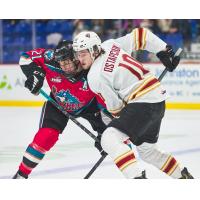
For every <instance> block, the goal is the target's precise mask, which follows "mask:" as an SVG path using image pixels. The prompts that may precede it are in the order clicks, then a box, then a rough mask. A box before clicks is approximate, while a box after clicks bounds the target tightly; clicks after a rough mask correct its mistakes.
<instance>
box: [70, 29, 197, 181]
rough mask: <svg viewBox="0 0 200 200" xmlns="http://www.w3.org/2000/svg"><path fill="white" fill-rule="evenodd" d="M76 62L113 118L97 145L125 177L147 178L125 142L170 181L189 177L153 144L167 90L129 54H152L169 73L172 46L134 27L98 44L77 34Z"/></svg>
mask: <svg viewBox="0 0 200 200" xmlns="http://www.w3.org/2000/svg"><path fill="white" fill-rule="evenodd" d="M73 49H74V51H75V52H76V58H77V59H78V60H79V61H80V63H81V65H82V67H83V68H84V69H85V70H88V69H89V70H90V71H89V73H88V76H87V77H88V83H89V86H90V88H91V90H92V91H93V92H95V93H96V94H99V95H100V96H101V97H102V98H103V99H104V100H105V104H106V106H107V109H108V111H109V112H110V113H112V114H113V115H114V116H117V117H116V118H114V119H113V120H112V121H111V122H110V123H109V125H108V128H107V129H106V130H105V131H104V132H103V134H102V138H101V145H102V147H103V149H104V151H106V152H107V153H108V155H110V156H111V157H112V159H113V161H114V163H115V164H116V166H117V167H118V168H119V170H120V171H121V172H122V173H123V175H124V176H125V177H126V178H146V175H145V171H142V170H141V169H140V168H139V167H138V163H137V160H136V157H135V153H134V152H133V151H132V150H131V149H129V148H128V147H127V146H126V145H125V144H124V143H123V140H124V139H125V138H127V137H129V138H130V140H131V141H132V142H133V144H135V145H136V148H137V150H138V153H139V156H140V158H141V159H143V160H144V161H145V162H147V163H150V164H152V165H154V166H155V167H157V168H158V169H159V170H161V171H162V172H164V173H166V174H167V175H169V176H171V177H172V178H181V179H190V178H193V177H192V176H191V174H190V173H189V172H188V171H187V168H185V167H182V166H181V165H180V164H179V163H178V161H177V160H176V159H175V158H174V156H172V155H171V154H169V153H166V152H162V151H161V150H159V148H158V147H157V145H156V143H157V140H158V137H159V131H160V125H161V121H162V118H163V116H164V113H165V100H166V99H167V98H168V94H167V91H166V90H165V89H164V88H163V86H162V84H161V83H160V82H159V80H158V79H157V78H156V77H155V76H154V75H153V74H152V73H151V72H150V70H149V69H147V68H146V67H145V66H143V64H141V63H139V62H138V61H136V60H135V59H134V58H133V57H131V53H132V51H136V50H140V49H141V50H147V51H149V52H152V53H155V54H156V55H157V57H158V58H159V59H160V60H161V62H162V63H163V64H164V65H165V67H166V68H167V69H168V71H173V70H174V69H175V68H176V66H177V65H178V63H179V61H180V57H179V56H175V55H174V52H173V49H172V47H171V46H169V45H167V44H166V43H165V42H164V41H162V40H161V39H159V38H158V37H157V36H156V35H154V34H153V33H152V32H150V31H149V30H147V29H145V28H136V29H134V30H133V31H132V32H131V33H129V34H127V35H125V36H123V37H120V38H118V39H111V40H107V41H105V42H103V43H101V40H100V38H99V37H98V35H97V34H96V33H94V32H90V31H84V32H81V33H79V34H78V35H77V36H76V37H75V38H74V41H73Z"/></svg>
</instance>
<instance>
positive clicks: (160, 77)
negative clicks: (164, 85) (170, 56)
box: [158, 48, 183, 81]
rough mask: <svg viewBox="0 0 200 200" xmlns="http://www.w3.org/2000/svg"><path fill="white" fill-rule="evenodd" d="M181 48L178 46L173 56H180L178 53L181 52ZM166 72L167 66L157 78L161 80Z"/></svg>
mask: <svg viewBox="0 0 200 200" xmlns="http://www.w3.org/2000/svg"><path fill="white" fill-rule="evenodd" d="M182 51H183V49H181V48H178V50H177V51H176V53H175V55H174V56H180V54H181V53H182ZM167 72H168V70H167V68H165V69H164V71H163V72H162V73H161V75H160V76H159V78H158V80H159V81H161V80H162V79H163V77H164V76H165V75H166V73H167Z"/></svg>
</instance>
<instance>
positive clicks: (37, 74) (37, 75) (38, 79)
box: [25, 67, 45, 95]
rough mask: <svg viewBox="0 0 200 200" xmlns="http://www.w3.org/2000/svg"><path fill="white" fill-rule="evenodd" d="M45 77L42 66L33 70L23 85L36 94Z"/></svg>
mask: <svg viewBox="0 0 200 200" xmlns="http://www.w3.org/2000/svg"><path fill="white" fill-rule="evenodd" d="M44 78H45V72H44V70H43V69H42V68H39V67H38V69H37V70H35V71H33V74H32V75H30V76H28V78H27V80H26V81H25V87H26V88H28V89H29V90H30V91H31V93H32V94H36V95H37V94H38V92H39V90H40V89H41V88H42V86H43V82H44Z"/></svg>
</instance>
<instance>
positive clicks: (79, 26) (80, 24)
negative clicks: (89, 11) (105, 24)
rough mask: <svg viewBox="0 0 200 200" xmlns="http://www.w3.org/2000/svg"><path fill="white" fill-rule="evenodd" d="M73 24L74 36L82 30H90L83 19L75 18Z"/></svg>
mask: <svg viewBox="0 0 200 200" xmlns="http://www.w3.org/2000/svg"><path fill="white" fill-rule="evenodd" d="M73 25H74V33H73V36H72V38H74V37H75V36H76V35H78V34H79V33H80V32H81V31H84V30H88V28H89V27H87V25H86V24H85V22H84V20H82V19H75V20H74V22H73Z"/></svg>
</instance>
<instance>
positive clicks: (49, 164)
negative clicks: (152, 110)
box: [0, 107, 200, 179]
mask: <svg viewBox="0 0 200 200" xmlns="http://www.w3.org/2000/svg"><path fill="white" fill-rule="evenodd" d="M40 112H41V108H24V107H0V179H4V178H11V177H12V176H13V175H14V174H15V172H16V171H17V169H18V166H19V164H20V162H21V160H22V156H23V153H24V151H25V149H26V147H27V145H28V144H29V143H30V142H31V141H32V139H33V137H34V135H35V133H36V132H37V130H38V124H39V119H40ZM79 121H80V122H81V123H83V124H84V125H85V126H86V127H88V128H89V129H90V130H91V127H90V125H89V124H88V122H87V121H85V120H84V119H81V118H80V119H79ZM91 131H92V130H91ZM93 143H94V142H93V139H91V138H90V137H89V136H88V135H87V134H86V133H84V132H83V131H82V130H81V129H80V128H79V127H77V125H75V124H73V122H71V121H70V122H69V123H68V126H67V128H66V129H65V131H64V132H63V134H62V135H60V140H59V141H58V142H57V144H56V145H55V146H54V148H52V150H51V151H50V152H48V153H47V154H46V156H45V157H44V159H43V161H42V162H41V163H40V164H39V165H38V166H37V167H36V168H35V169H34V171H33V173H32V174H31V176H30V178H32V179H49V178H51V179H52V178H55V179H56V178H59V179H61V178H62V179H67V178H78V179H82V178H83V177H84V176H85V175H86V174H87V173H88V171H89V170H90V169H91V168H92V166H93V165H94V164H95V162H97V160H98V159H99V158H100V154H99V152H98V151H97V150H96V149H95V148H94V146H93ZM158 144H159V146H160V148H161V149H163V150H165V151H168V152H171V153H172V154H173V155H174V156H175V157H176V158H177V159H178V161H179V162H180V163H181V164H182V165H183V166H186V167H187V168H188V169H189V171H190V172H191V173H192V174H193V175H194V176H195V177H197V178H198V177H200V170H199V169H200V111H197V110H195V111H192V110H188V111H181V110H167V111H166V115H165V118H164V119H163V123H162V126H161V131H160V139H159V142H158ZM138 161H139V163H140V166H141V167H143V168H145V169H146V171H147V176H148V178H153V179H159V178H162V179H165V178H169V177H168V176H166V175H165V174H163V173H161V172H160V171H158V170H157V169H156V168H154V167H153V166H150V165H148V164H146V163H144V162H142V161H141V160H140V159H139V158H138ZM91 178H102V179H108V178H109V179H121V178H123V176H122V175H121V173H120V172H119V171H118V169H117V168H116V166H115V165H114V164H113V162H112V160H111V159H110V157H109V156H107V157H106V159H105V160H104V161H103V162H102V164H101V165H100V166H99V167H98V168H97V170H96V171H95V172H94V174H93V175H92V176H91Z"/></svg>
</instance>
